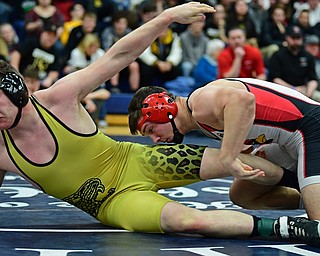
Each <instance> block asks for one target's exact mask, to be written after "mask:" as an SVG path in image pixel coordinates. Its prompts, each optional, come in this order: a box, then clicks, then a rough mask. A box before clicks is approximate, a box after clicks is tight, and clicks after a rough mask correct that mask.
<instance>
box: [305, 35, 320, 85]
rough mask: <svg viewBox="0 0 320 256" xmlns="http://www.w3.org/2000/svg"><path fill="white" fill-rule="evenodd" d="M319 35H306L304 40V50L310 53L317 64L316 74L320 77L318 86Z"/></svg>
mask: <svg viewBox="0 0 320 256" xmlns="http://www.w3.org/2000/svg"><path fill="white" fill-rule="evenodd" d="M319 41H320V40H319V37H318V36H317V35H306V37H305V39H304V49H305V50H306V51H307V52H308V53H310V54H311V55H312V56H313V57H314V58H315V62H316V64H315V65H316V67H315V68H316V74H317V77H318V85H319V82H320V45H319V44H320V42H319Z"/></svg>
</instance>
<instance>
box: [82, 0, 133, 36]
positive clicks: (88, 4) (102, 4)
mask: <svg viewBox="0 0 320 256" xmlns="http://www.w3.org/2000/svg"><path fill="white" fill-rule="evenodd" d="M82 2H83V3H84V7H85V9H86V10H87V12H92V13H95V14H96V23H97V25H96V26H97V29H98V30H102V28H104V27H105V26H109V25H110V21H111V17H112V15H113V14H114V13H115V12H116V11H117V10H118V7H117V5H116V4H115V2H114V1H113V0H93V1H82ZM123 2H127V1H126V0H124V1H123Z"/></svg>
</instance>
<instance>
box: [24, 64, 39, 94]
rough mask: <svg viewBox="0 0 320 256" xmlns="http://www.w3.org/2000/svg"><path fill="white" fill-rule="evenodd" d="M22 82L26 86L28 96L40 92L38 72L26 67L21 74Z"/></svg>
mask: <svg viewBox="0 0 320 256" xmlns="http://www.w3.org/2000/svg"><path fill="white" fill-rule="evenodd" d="M22 75H23V78H24V81H25V83H26V85H27V88H28V92H29V94H30V95H31V94H33V93H34V92H36V91H38V90H40V84H41V81H40V77H39V72H38V70H36V69H34V68H32V67H27V68H26V69H25V70H24V71H23V72H22Z"/></svg>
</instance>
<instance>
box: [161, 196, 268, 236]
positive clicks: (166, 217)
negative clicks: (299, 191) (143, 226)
mask: <svg viewBox="0 0 320 256" xmlns="http://www.w3.org/2000/svg"><path fill="white" fill-rule="evenodd" d="M259 221H260V223H259V227H258V225H257V226H256V229H257V230H256V232H253V230H254V218H253V216H251V215H248V214H245V213H241V212H237V211H230V210H211V211H201V210H197V209H194V208H189V207H187V206H184V205H181V204H179V203H177V202H171V203H167V204H166V205H165V206H164V207H163V210H162V213H161V226H162V229H163V231H165V232H167V233H189V234H200V235H203V236H208V237H218V238H230V237H238V238H239V237H250V236H251V235H252V236H261V235H263V236H264V237H267V238H268V237H272V236H273V220H270V219H259ZM262 226H263V227H262ZM258 229H259V230H258Z"/></svg>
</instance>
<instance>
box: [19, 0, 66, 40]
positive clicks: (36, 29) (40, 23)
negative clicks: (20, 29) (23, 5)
mask: <svg viewBox="0 0 320 256" xmlns="http://www.w3.org/2000/svg"><path fill="white" fill-rule="evenodd" d="M47 23H48V24H54V25H55V26H56V27H57V33H58V36H59V35H60V34H61V32H62V27H63V23H64V16H63V14H62V13H60V11H59V10H58V9H57V8H56V7H55V6H54V5H53V4H52V0H38V2H37V5H36V6H34V7H33V8H32V10H30V11H29V12H27V13H26V15H25V29H26V36H27V37H29V36H32V37H35V38H39V36H40V34H41V32H42V31H43V28H44V26H45V25H46V24H47Z"/></svg>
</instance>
